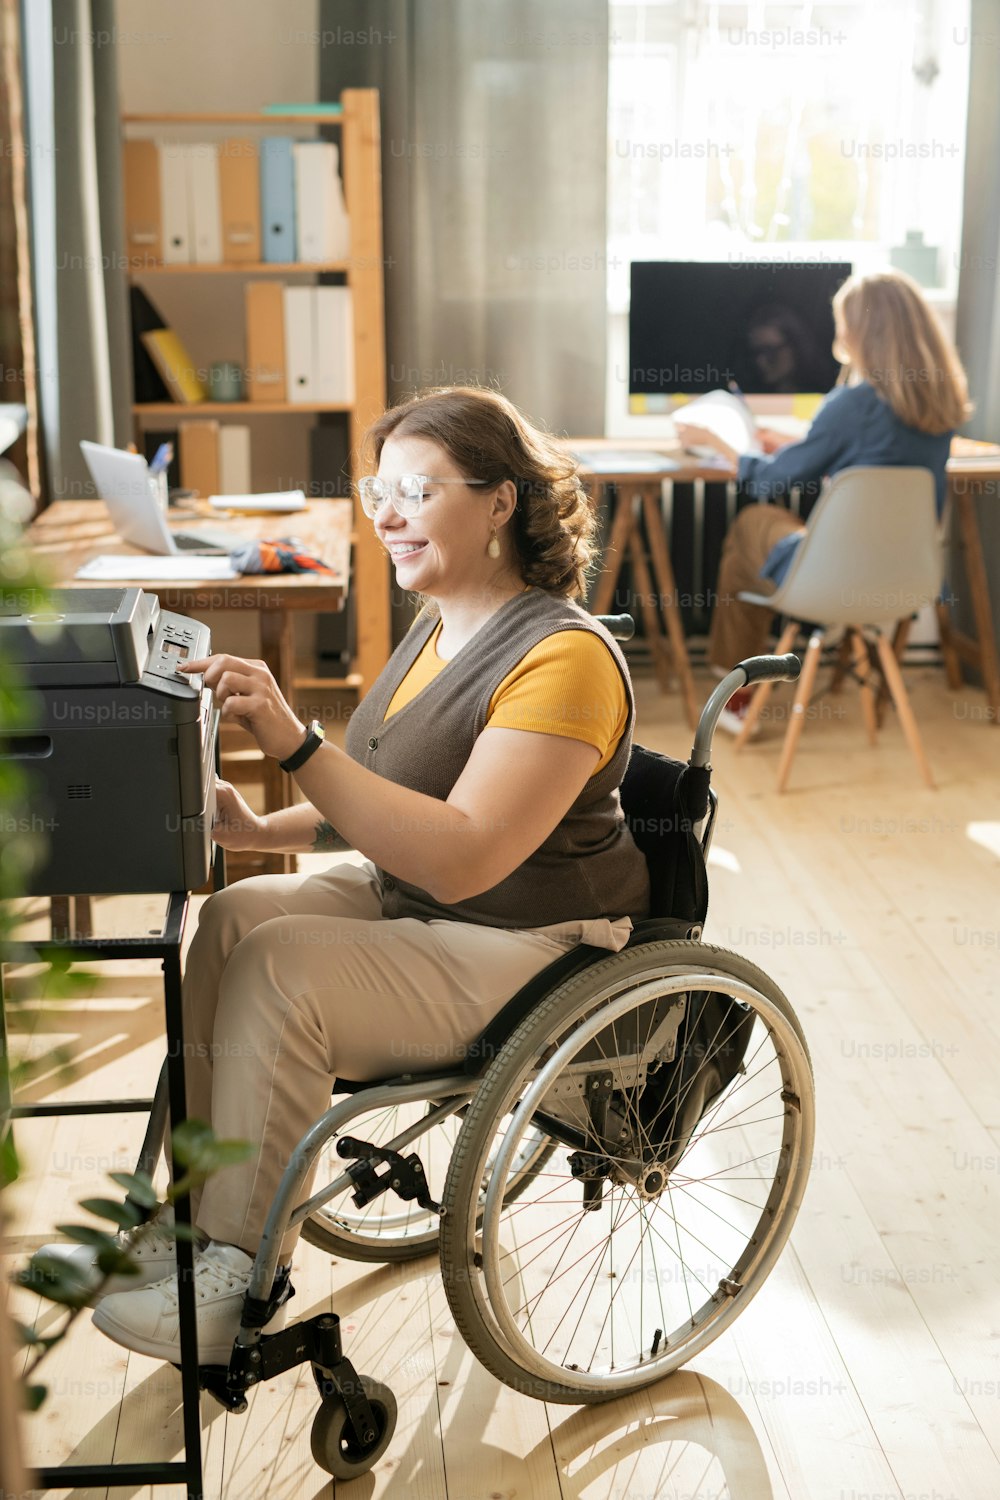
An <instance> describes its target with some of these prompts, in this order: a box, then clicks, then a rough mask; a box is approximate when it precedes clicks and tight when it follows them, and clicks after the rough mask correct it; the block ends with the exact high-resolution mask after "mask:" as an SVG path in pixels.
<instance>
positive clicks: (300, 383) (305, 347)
mask: <svg viewBox="0 0 1000 1500" xmlns="http://www.w3.org/2000/svg"><path fill="white" fill-rule="evenodd" d="M315 291H316V288H315V287H311V286H286V287H284V288H283V293H284V303H285V378H286V381H287V383H288V399H289V401H291V402H295V403H302V402H306V403H307V402H311V401H315V400H316V399H317V398H316V371H315V361H314V357H313V325H314V322H315V303H314V300H313V293H314V292H315Z"/></svg>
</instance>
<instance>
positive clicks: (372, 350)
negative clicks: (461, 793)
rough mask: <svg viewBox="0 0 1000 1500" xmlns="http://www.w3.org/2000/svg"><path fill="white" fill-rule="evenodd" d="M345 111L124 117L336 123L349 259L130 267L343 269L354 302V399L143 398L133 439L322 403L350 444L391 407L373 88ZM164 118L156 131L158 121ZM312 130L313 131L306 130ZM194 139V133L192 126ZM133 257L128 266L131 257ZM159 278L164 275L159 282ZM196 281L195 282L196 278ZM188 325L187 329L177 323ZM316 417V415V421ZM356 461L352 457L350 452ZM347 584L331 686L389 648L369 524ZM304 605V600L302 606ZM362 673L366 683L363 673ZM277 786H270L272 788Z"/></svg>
mask: <svg viewBox="0 0 1000 1500" xmlns="http://www.w3.org/2000/svg"><path fill="white" fill-rule="evenodd" d="M341 105H342V113H341V114H339V115H331V114H329V113H327V112H326V111H325V110H322V109H318V108H315V107H314V106H312V105H310V106H308V107H307V108H306V109H304V110H303V111H301V112H299V111H296V110H289V111H287V112H286V111H281V112H276V113H274V114H270V113H268V114H265V113H262V112H261V111H259V110H239V111H229V110H226V111H200V110H199V111H186V110H183V111H170V110H157V111H149V112H142V113H135V114H126V115H123V116H121V119H120V125H121V131H120V140H121V141H122V142H123V146H124V145H127V143H128V142H129V141H130V140H133V141H134V140H136V139H138V138H139V136H138V135H137V134H136V132H135V131H134V130H133V129H132V127H133V126H148V127H151V128H150V129H148V130H144V131H142V132H140V134H141V136H142V137H143V138H148V139H152V140H154V141H156V140H157V139H160V140H162V139H164V138H169V135H170V127H171V126H178V127H190V126H195V127H197V126H205V127H214V126H220V127H236V128H237V130H238V129H239V127H253V128H254V130H255V131H257V132H266V131H267V130H277V129H281V128H285V127H287V126H289V125H291V126H299V125H301V126H317V125H326V126H334V125H335V126H337V127H338V128H339V129H340V155H341V167H342V170H343V182H344V194H345V198H346V207H347V216H348V219H349V221H350V226H351V239H350V249H351V254H350V257H349V259H348V260H346V261H325V262H319V261H293V262H287V263H284V264H277V263H275V262H261V261H256V262H253V261H248V262H233V261H228V262H215V263H214V264H199V263H184V264H180V265H164V264H162V262H153V261H152V260H150V263H149V264H146V263H145V261H144V257H143V256H142V254H141V253H139V254H136V255H131V256H126V257H125V261H124V263H125V265H126V269H127V270H128V271H129V272H130V273H131V275H130V279H131V280H132V281H135V280H136V279H139V278H144V277H146V276H149V277H154V276H175V277H176V276H181V277H185V276H186V277H192V276H199V275H209V276H213V275H214V276H220V275H229V276H237V275H239V276H242V277H244V278H250V277H273V276H281V275H285V276H306V275H309V274H310V273H315V274H316V275H322V274H324V273H329V274H334V275H339V276H342V277H346V279H347V281H348V284H349V285H350V288H351V295H352V302H353V311H354V400H353V401H352V402H323V403H320V402H306V401H303V402H297V401H287V400H285V401H196V402H192V403H190V404H188V403H185V402H182V401H164V400H161V401H143V402H137V403H135V404H134V405H133V406H132V420H133V424H134V427H135V436H136V440H137V442H138V443H139V444H140V446H141V443H142V437H143V433H144V432H147V431H148V430H149V428H150V426H151V425H152V424H153V423H158V422H165V421H166V422H169V423H170V425H175V424H176V423H178V422H183V421H186V420H188V419H192V420H195V421H197V420H205V419H208V418H211V417H215V418H218V419H225V420H226V421H230V420H232V419H233V418H238V419H240V420H243V421H247V422H249V421H250V419H251V418H254V417H266V416H284V417H294V416H296V415H297V416H300V417H305V418H306V419H307V421H308V419H309V418H310V417H313V418H315V417H316V416H317V415H319V414H321V413H323V412H331V413H332V412H337V413H342V414H344V415H345V416H346V418H347V424H346V425H347V443H348V452H349V453H350V454H351V455H352V457H354V456H355V455H357V454H358V453H359V452H360V449H361V444H362V439H363V437H364V434H365V432H366V431H367V429H368V428H369V427H370V425H371V423H372V422H374V421H375V419H376V418H377V417H379V416H380V415H381V413H382V412H383V411H384V409H385V400H386V391H385V387H386V369H385V315H384V284H383V283H384V274H385V271H384V267H385V261H384V259H383V240H382V183H381V160H382V153H381V144H380V124H379V96H378V91H377V90H376V89H370V88H348V89H345V90H344V91H343V95H342V98H341ZM157 126H159V127H161V128H160V129H159V130H158V129H156V127H157ZM308 133H309V134H310V135H316V134H317V132H316V131H315V130H310V131H309V132H308ZM188 134H189V138H190V139H192V140H193V139H196V137H195V136H194V135H193V134H191V133H190V132H188ZM130 259H131V260H132V261H133V264H132V265H131V266H129V265H128V261H129V260H130ZM157 284H159V283H157ZM192 284H193V283H192ZM179 332H181V333H182V334H183V330H179ZM313 425H315V424H313ZM354 461H355V462H356V461H357V460H356V458H355V459H354ZM350 590H351V593H352V595H353V596H354V598H355V599H356V601H357V604H358V608H357V611H356V631H357V640H356V646H355V652H354V659H353V661H352V662H351V670H350V672H349V673H347V674H346V676H345V678H343V679H340V678H330V679H326V678H324V679H319V680H320V681H322V683H323V684H324V685H326V686H330V687H331V688H336V687H357V688H358V691H361V690H362V688H364V687H367V686H369V685H370V684H371V683H372V682H374V681H375V679H376V677H377V676H378V674H379V672H380V671H381V670H382V668H383V667H384V666H385V663H386V662H387V661H388V659H389V657H390V655H391V654H392V616H391V589H390V569H389V560H388V557H387V555H386V553H385V549H384V548H383V547H382V545H381V543H380V542H379V540H378V537H377V536H376V534H375V529H374V527H372V526H366V527H363V528H361V529H359V531H358V535H357V536H356V537H355V539H354V542H353V546H352V550H351V576H350ZM303 607H304V608H308V607H309V606H308V605H304V606H303ZM358 679H360V683H359V682H358ZM273 791H274V788H273V786H272V788H271V792H269V794H268V795H271V794H272V793H273Z"/></svg>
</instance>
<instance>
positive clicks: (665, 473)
mask: <svg viewBox="0 0 1000 1500" xmlns="http://www.w3.org/2000/svg"><path fill="white" fill-rule="evenodd" d="M562 447H564V448H566V449H567V450H569V451H570V452H572V453H573V454H576V455H578V456H579V457H580V459H581V463H580V476H581V478H582V479H583V481H584V483H585V484H586V485H587V486H588V487H590V488H591V489H592V488H593V487H595V486H597V485H613V486H614V489H615V496H616V499H615V505H614V509H613V511H612V514H611V524H610V528H609V531H608V537H607V540H606V543H605V546H604V551H603V556H602V559H601V572H600V575H599V577H598V579H597V584H596V587H595V589H594V594H593V599H592V602H591V609H592V610H593V613H594V614H596V615H603V614H608V613H610V611H611V604H612V600H613V599H614V592H615V585H616V583H617V582H618V575H619V574H620V572H621V570H622V566H623V564H624V562H625V558H626V556H628V557H629V558H630V560H631V562H632V568H633V571H634V573H635V581H636V584H637V589H638V598H639V609H640V612H641V614H642V623H643V629H644V630H645V634H646V639H647V640H648V642H649V647H650V651H651V652H652V656H653V667H654V670H655V671H656V676H657V681H658V682H659V684H660V687H661V689H662V690H663V691H664V692H669V691H670V688H671V677H672V675H676V677H677V682H678V686H679V687H680V691H681V697H682V699H683V702H684V710H685V713H686V714H687V719H688V723H689V724H690V726H691V728H692V729H694V728H696V727H697V724H698V710H699V704H698V698H697V694H696V692H695V686H694V678H693V676H692V675H691V662H690V659H689V657H688V652H687V644H686V642H685V640H684V626H683V622H682V619H681V612H680V602H679V599H678V594H677V584H676V580H675V578H674V570H673V565H672V563H671V561H670V547H669V544H668V542H667V535H666V531H665V530H664V526H663V506H662V501H663V482H664V480H670V481H671V483H679V484H687V483H690V482H692V481H693V480H699V479H700V480H705V481H707V482H709V483H711V482H714V483H716V484H725V483H726V482H727V481H728V480H729V479H730V478H731V476H730V475H729V474H728V472H727V471H726V470H725V469H718V468H715V467H713V466H711V465H709V464H703V463H699V461H698V460H697V459H695V458H691V457H690V456H689V455H688V454H685V453H684V452H683V451H682V449H681V446H680V444H679V443H678V442H676V441H675V440H671V439H666V440H659V441H653V442H650V441H648V440H646V439H642V440H640V439H639V438H622V439H617V438H584V437H580V438H565V439H563V441H562ZM625 453H636V454H643V453H648V454H654V453H655V454H660V455H662V457H663V459H664V462H665V464H666V465H667V467H665V468H653V467H652V466H650V467H649V468H647V469H643V468H637V467H634V466H633V465H631V464H628V465H626V464H623V463H622V461H621V459H620V458H619V456H618V455H621V454H625ZM643 522H645V528H646V536H647V538H648V540H649V554H650V556H649V559H648V560H647V557H646V549H645V546H644V544H643V539H642V523H643ZM650 566H651V567H652V574H651V573H650ZM654 576H655V580H656V587H655V589H654V587H653V578H654ZM664 627H665V631H666V633H665V634H664Z"/></svg>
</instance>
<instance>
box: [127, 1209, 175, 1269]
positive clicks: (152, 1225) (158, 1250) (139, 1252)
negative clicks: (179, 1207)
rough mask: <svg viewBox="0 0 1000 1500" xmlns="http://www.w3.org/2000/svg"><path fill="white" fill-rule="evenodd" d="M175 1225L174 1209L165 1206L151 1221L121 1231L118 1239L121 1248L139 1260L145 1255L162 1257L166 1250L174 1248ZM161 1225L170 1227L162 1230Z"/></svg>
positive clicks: (147, 1220)
mask: <svg viewBox="0 0 1000 1500" xmlns="http://www.w3.org/2000/svg"><path fill="white" fill-rule="evenodd" d="M173 1223H174V1212H173V1209H172V1208H171V1207H170V1206H169V1204H164V1205H163V1206H162V1208H160V1209H158V1210H157V1212H156V1213H155V1214H154V1215H153V1217H152V1218H151V1219H146V1220H145V1221H144V1222H143V1223H142V1224H136V1225H135V1226H134V1227H133V1228H132V1229H122V1230H119V1232H118V1235H117V1239H118V1242H119V1245H120V1248H121V1249H122V1251H125V1252H127V1253H128V1254H129V1255H134V1256H136V1257H138V1258H139V1259H141V1258H142V1257H143V1256H144V1255H162V1254H163V1252H164V1251H165V1250H169V1249H171V1248H172V1247H173V1243H174V1236H173V1234H172V1233H171V1230H172V1229H173ZM161 1225H166V1226H168V1227H167V1228H161V1227H160V1226H161Z"/></svg>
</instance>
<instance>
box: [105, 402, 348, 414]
mask: <svg viewBox="0 0 1000 1500" xmlns="http://www.w3.org/2000/svg"><path fill="white" fill-rule="evenodd" d="M132 410H133V412H134V413H135V414H136V416H138V417H185V416H187V417H208V416H211V415H212V413H213V412H215V413H218V412H224V413H226V414H227V415H231V414H232V413H233V412H236V413H238V414H240V415H241V416H243V415H245V416H259V417H268V416H274V415H277V414H278V413H281V414H282V415H284V416H288V415H289V414H294V413H295V412H299V413H300V414H302V415H308V414H309V412H315V411H346V412H353V410H354V404H353V402H350V401H324V402H320V401H190V402H188V401H140V402H138V403H137V404H136V405H134V406H133V407H132Z"/></svg>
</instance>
